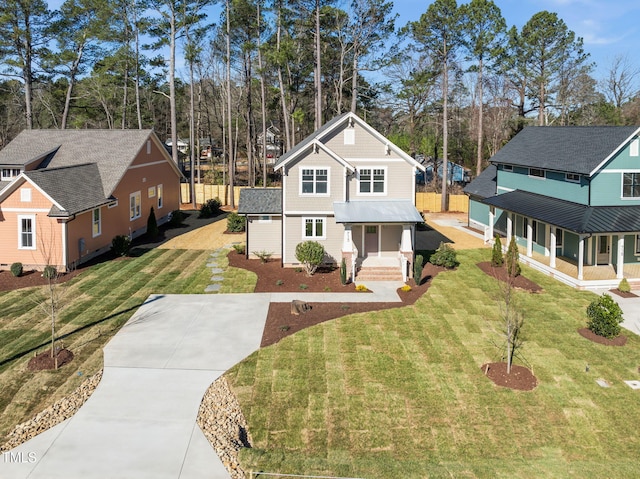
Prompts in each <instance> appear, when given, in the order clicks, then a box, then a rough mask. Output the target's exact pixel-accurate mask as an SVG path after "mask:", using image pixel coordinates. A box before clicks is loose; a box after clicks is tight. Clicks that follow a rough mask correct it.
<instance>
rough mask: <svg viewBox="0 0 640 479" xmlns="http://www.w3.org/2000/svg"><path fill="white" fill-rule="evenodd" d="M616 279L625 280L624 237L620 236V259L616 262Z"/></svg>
mask: <svg viewBox="0 0 640 479" xmlns="http://www.w3.org/2000/svg"><path fill="white" fill-rule="evenodd" d="M616 265H617V268H616V278H618V279H622V278H624V235H623V234H620V235H619V236H618V259H617V261H616Z"/></svg>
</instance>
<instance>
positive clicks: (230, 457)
mask: <svg viewBox="0 0 640 479" xmlns="http://www.w3.org/2000/svg"><path fill="white" fill-rule="evenodd" d="M196 421H197V423H198V426H200V430H201V431H202V432H203V433H204V435H205V436H206V438H207V440H208V441H209V443H210V444H211V446H213V449H214V450H215V451H216V453H217V454H218V457H220V460H221V461H222V464H223V465H224V467H225V468H226V469H227V471H229V474H230V475H231V477H232V479H245V477H246V475H245V472H244V470H242V468H241V467H240V464H239V462H238V451H239V450H240V449H241V448H243V447H251V443H250V438H249V435H248V431H247V421H246V419H245V417H244V414H242V411H241V410H240V405H239V404H238V400H237V399H236V396H235V394H234V393H233V391H232V390H231V388H230V387H229V383H228V382H227V380H226V379H225V377H224V376H221V377H219V378H218V379H216V380H215V381H214V382H213V384H211V386H209V389H207V392H206V393H205V394H204V397H203V398H202V402H201V403H200V410H199V411H198V418H197V420H196Z"/></svg>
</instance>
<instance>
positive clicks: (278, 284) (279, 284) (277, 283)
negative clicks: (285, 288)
mask: <svg viewBox="0 0 640 479" xmlns="http://www.w3.org/2000/svg"><path fill="white" fill-rule="evenodd" d="M283 284H284V281H282V280H281V279H279V280H278V281H276V286H282V285H283Z"/></svg>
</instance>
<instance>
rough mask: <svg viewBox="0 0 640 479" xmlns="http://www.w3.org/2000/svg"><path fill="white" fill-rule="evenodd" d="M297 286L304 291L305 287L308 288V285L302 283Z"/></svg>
mask: <svg viewBox="0 0 640 479" xmlns="http://www.w3.org/2000/svg"><path fill="white" fill-rule="evenodd" d="M299 288H300V289H301V290H303V291H304V290H305V289H309V286H307V285H306V284H304V283H303V284H301V285H300V286H299Z"/></svg>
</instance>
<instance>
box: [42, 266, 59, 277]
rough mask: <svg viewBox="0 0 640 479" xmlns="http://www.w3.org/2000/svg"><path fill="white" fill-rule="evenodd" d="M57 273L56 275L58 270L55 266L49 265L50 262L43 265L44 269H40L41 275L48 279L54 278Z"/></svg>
mask: <svg viewBox="0 0 640 479" xmlns="http://www.w3.org/2000/svg"><path fill="white" fill-rule="evenodd" d="M57 275H58V270H57V269H56V267H55V266H51V265H50V264H48V265H47V266H45V267H44V271H42V277H43V278H46V279H48V280H52V279H56V276H57Z"/></svg>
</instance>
